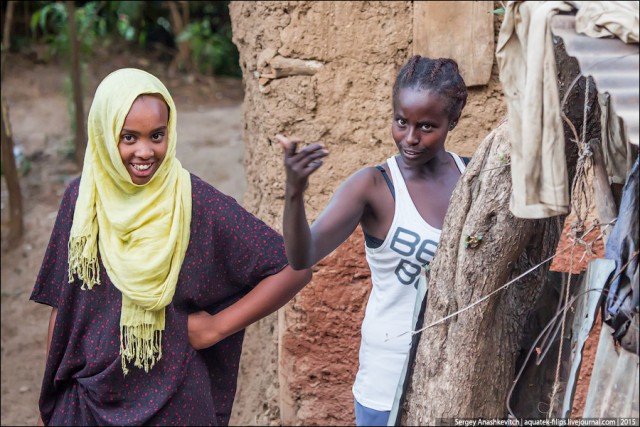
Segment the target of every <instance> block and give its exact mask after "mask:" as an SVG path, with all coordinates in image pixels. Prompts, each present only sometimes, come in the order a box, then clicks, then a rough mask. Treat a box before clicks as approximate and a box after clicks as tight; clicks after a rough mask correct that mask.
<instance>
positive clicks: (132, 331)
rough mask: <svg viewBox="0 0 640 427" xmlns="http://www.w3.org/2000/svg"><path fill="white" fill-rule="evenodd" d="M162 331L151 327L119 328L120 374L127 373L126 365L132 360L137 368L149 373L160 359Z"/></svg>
mask: <svg viewBox="0 0 640 427" xmlns="http://www.w3.org/2000/svg"><path fill="white" fill-rule="evenodd" d="M161 343H162V331H161V330H157V329H156V328H155V327H154V326H153V325H149V324H142V325H136V326H126V325H122V326H120V354H121V355H122V372H123V373H124V375H127V374H128V373H129V369H128V368H127V363H129V362H131V360H133V365H134V366H135V367H137V368H140V369H144V371H145V372H147V373H148V372H149V370H150V369H153V367H154V365H155V364H156V362H158V361H159V360H160V359H162V345H161Z"/></svg>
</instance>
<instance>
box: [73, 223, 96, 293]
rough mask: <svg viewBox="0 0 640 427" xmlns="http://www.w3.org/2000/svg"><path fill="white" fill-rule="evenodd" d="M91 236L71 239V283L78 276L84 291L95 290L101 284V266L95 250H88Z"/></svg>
mask: <svg viewBox="0 0 640 427" xmlns="http://www.w3.org/2000/svg"><path fill="white" fill-rule="evenodd" d="M88 240H89V236H79V237H71V238H70V239H69V283H72V282H73V276H74V274H76V275H77V276H78V278H79V279H80V280H81V281H82V286H81V288H82V289H83V290H86V289H89V290H90V289H93V286H94V285H99V284H100V265H99V264H98V256H97V254H95V253H93V252H95V250H91V248H87V241H88ZM85 249H89V256H86V255H85V253H84V252H85Z"/></svg>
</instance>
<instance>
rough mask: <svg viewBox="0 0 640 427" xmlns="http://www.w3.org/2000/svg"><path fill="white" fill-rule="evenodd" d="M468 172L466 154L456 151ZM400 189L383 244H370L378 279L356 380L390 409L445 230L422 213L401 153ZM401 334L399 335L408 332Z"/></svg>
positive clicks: (360, 397) (394, 168)
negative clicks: (427, 273) (406, 176)
mask: <svg viewBox="0 0 640 427" xmlns="http://www.w3.org/2000/svg"><path fill="white" fill-rule="evenodd" d="M450 154H451V156H452V157H453V159H454V160H455V162H456V165H457V166H458V169H459V170H460V172H461V173H462V172H463V171H464V170H465V165H464V162H463V161H462V159H460V157H458V155H456V154H454V153H450ZM387 164H388V165H389V169H390V170H391V177H392V179H393V186H394V189H395V213H394V216H393V222H392V223H391V228H390V229H389V233H388V234H387V236H386V238H385V239H384V241H383V243H382V245H381V246H379V247H377V248H370V247H368V246H366V245H365V251H366V254H367V262H368V263H369V269H370V270H371V281H372V284H373V287H372V290H371V294H370V296H369V301H368V302H367V308H366V310H365V317H364V320H363V322H362V341H361V342H360V367H359V369H358V373H357V375H356V380H355V383H354V385H353V395H354V397H355V398H356V400H357V401H358V402H359V403H360V404H362V405H364V406H366V407H368V408H371V409H375V410H378V411H389V410H391V407H392V405H393V399H394V397H395V394H396V387H397V385H398V381H399V380H400V375H401V373H402V368H403V366H404V363H405V358H406V357H407V355H408V354H409V350H410V348H411V334H410V333H409V331H411V329H412V328H413V321H412V319H413V311H414V306H415V304H416V297H417V295H418V291H417V289H418V284H419V282H420V281H422V282H423V287H424V285H425V283H424V282H426V278H425V274H424V272H425V266H426V265H427V264H428V263H430V262H431V260H432V259H433V256H434V254H435V250H436V246H437V245H438V241H439V240H440V230H439V229H437V228H434V227H432V226H431V225H429V224H428V223H427V222H426V221H425V220H424V219H423V218H422V216H420V213H419V212H418V210H417V209H416V207H415V205H414V204H413V201H412V200H411V197H410V196H409V191H408V190H407V186H406V184H405V182H404V178H403V177H402V174H401V173H400V169H399V168H398V164H397V163H396V159H395V157H390V158H389V159H387ZM405 332H406V334H405V335H402V336H400V337H398V335H400V334H402V333H405Z"/></svg>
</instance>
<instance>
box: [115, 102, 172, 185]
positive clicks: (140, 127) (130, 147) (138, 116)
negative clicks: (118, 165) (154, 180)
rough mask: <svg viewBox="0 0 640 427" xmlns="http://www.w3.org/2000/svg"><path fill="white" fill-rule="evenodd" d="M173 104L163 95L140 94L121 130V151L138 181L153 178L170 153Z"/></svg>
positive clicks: (143, 181)
mask: <svg viewBox="0 0 640 427" xmlns="http://www.w3.org/2000/svg"><path fill="white" fill-rule="evenodd" d="M168 124H169V107H168V106H167V104H166V103H165V102H164V101H163V100H162V99H160V98H157V97H155V96H151V95H142V96H139V97H138V98H137V99H136V100H135V101H134V103H133V105H131V109H130V110H129V114H127V117H126V119H125V120H124V125H123V126H122V130H121V131H120V140H119V142H118V151H119V152H120V157H121V158H122V163H124V165H125V167H126V168H127V172H129V175H130V176H131V180H132V181H133V183H134V184H138V185H143V184H146V183H147V182H149V181H150V180H151V177H153V175H154V174H155V173H156V171H157V170H158V168H159V167H160V164H161V163H162V160H164V157H165V155H166V154H167V147H168V137H167V125H168Z"/></svg>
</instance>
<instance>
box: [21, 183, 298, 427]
mask: <svg viewBox="0 0 640 427" xmlns="http://www.w3.org/2000/svg"><path fill="white" fill-rule="evenodd" d="M191 180H192V188H193V196H192V197H193V211H192V219H191V236H190V241H189V246H188V248H187V252H186V255H185V258H184V262H183V264H182V269H181V271H180V276H179V278H178V284H177V287H176V292H175V295H174V297H173V301H172V303H171V304H170V305H168V306H167V307H166V310H165V313H166V326H165V330H164V331H163V333H162V358H161V359H160V361H159V362H158V363H156V365H155V366H154V368H153V369H151V370H150V371H149V373H145V372H144V370H142V369H138V368H136V367H135V366H133V364H132V365H131V366H130V370H129V373H128V374H127V375H126V376H124V375H123V373H122V362H121V358H120V335H119V331H120V329H119V325H120V309H121V304H122V294H121V293H120V291H119V290H118V289H116V287H115V286H113V284H112V283H111V281H110V280H109V277H108V276H107V274H106V271H105V268H104V265H103V264H102V261H100V281H101V284H100V285H97V286H95V287H94V288H93V289H92V290H82V289H81V288H80V282H79V279H77V278H76V279H75V281H74V282H73V283H68V282H69V281H68V273H67V269H68V263H67V243H68V239H69V233H70V231H71V223H72V220H73V212H74V207H75V203H76V199H77V197H78V186H79V182H80V179H79V178H77V179H75V180H74V181H73V182H72V183H71V184H70V185H69V187H68V188H67V190H66V192H65V195H64V198H63V200H62V202H61V205H60V209H59V212H58V217H57V220H56V223H55V227H54V229H53V232H52V235H51V240H50V242H49V246H48V247H47V251H46V253H45V256H44V260H43V263H42V267H41V269H40V273H39V275H38V279H37V281H36V284H35V287H34V289H33V293H32V294H31V300H33V301H36V302H39V303H43V304H47V305H50V306H52V307H57V308H58V314H57V318H56V323H55V327H54V330H53V336H52V339H51V348H50V351H49V354H48V357H47V363H46V368H45V373H44V379H43V382H42V391H41V395H40V411H41V413H42V419H43V421H44V422H45V424H47V425H48V424H51V425H83V426H87V425H142V424H144V425H202V426H204V425H227V424H228V423H229V416H230V414H231V407H232V404H233V399H234V396H235V391H236V380H237V373H238V364H239V361H240V353H241V349H242V339H243V336H244V331H240V332H238V333H236V334H234V335H232V336H230V337H228V338H226V339H225V340H223V341H221V342H219V343H218V344H216V345H214V346H212V347H210V348H208V349H206V350H201V351H196V350H194V349H193V348H192V347H191V346H190V345H189V341H188V332H187V316H188V314H189V313H192V312H194V311H198V310H203V309H205V310H207V311H208V312H209V313H215V312H218V311H220V310H222V309H223V308H225V307H227V306H229V305H230V304H233V303H234V302H235V301H237V300H238V299H239V298H241V297H242V296H244V295H245V294H246V293H247V292H248V291H250V290H251V288H252V287H254V286H255V285H257V284H258V282H260V281H261V280H262V279H263V278H265V277H267V276H269V275H272V274H274V273H277V272H278V271H280V270H281V269H282V268H284V267H285V266H286V264H287V258H286V255H285V251H284V243H283V240H282V237H281V236H280V235H279V234H278V233H277V232H275V231H274V230H273V229H271V228H270V227H268V226H267V225H266V224H264V223H263V222H262V221H260V220H259V219H257V218H256V217H255V216H253V215H251V214H250V213H248V212H247V211H245V210H244V209H243V208H242V207H241V206H240V205H239V204H238V203H236V201H235V200H234V199H233V198H231V197H229V196H227V195H225V194H223V193H221V192H219V191H218V190H216V189H215V188H213V187H212V186H211V185H209V184H207V183H206V182H204V181H202V180H201V179H199V178H198V177H196V176H194V175H191Z"/></svg>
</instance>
